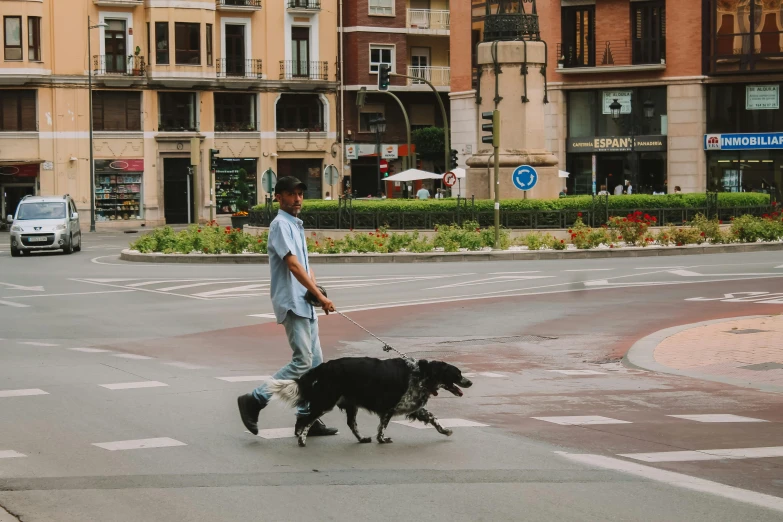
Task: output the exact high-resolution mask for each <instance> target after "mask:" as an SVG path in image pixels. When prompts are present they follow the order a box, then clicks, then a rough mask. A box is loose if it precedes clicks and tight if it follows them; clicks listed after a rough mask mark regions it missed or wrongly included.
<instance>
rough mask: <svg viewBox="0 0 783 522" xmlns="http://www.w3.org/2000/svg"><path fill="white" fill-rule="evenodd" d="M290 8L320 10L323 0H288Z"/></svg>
mask: <svg viewBox="0 0 783 522" xmlns="http://www.w3.org/2000/svg"><path fill="white" fill-rule="evenodd" d="M288 8H289V9H307V10H308V11H320V10H321V0H288Z"/></svg>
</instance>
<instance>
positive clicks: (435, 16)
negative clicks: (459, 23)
mask: <svg viewBox="0 0 783 522" xmlns="http://www.w3.org/2000/svg"><path fill="white" fill-rule="evenodd" d="M450 23H451V12H450V11H442V10H433V9H408V18H407V22H406V27H408V29H412V30H414V31H412V32H414V33H423V34H437V32H438V31H448V30H449V28H450Z"/></svg>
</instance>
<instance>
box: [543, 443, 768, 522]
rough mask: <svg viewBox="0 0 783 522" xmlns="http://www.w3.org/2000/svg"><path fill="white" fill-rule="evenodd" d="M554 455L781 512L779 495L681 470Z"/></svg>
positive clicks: (608, 459) (598, 456)
mask: <svg viewBox="0 0 783 522" xmlns="http://www.w3.org/2000/svg"><path fill="white" fill-rule="evenodd" d="M555 453H557V454H558V455H560V456H562V457H564V458H566V459H569V460H571V461H574V462H579V463H581V464H585V465H587V466H593V467H598V468H603V469H610V470H613V471H619V472H621V473H628V474H629V475H634V476H637V477H642V478H646V479H648V480H653V481H656V482H661V483H663V484H667V485H669V486H672V487H676V488H683V489H689V490H691V491H698V492H700V493H709V494H711V495H716V496H719V497H723V498H727V499H730V500H735V501H738V502H742V503H745V504H751V505H754V506H760V507H764V508H767V509H773V510H775V511H781V512H783V498H780V497H774V496H772V495H765V494H763V493H757V492H755V491H749V490H747V489H741V488H735V487H733V486H726V485H725V484H720V483H718V482H712V481H709V480H704V479H700V478H696V477H691V476H689V475H683V474H682V473H675V472H673V471H665V470H662V469H657V468H651V467H649V466H643V465H641V464H637V463H635V462H627V461H624V460H620V459H615V458H612V457H605V456H603V455H589V454H576V453H566V452H562V451H556V452H555Z"/></svg>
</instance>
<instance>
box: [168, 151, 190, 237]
mask: <svg viewBox="0 0 783 522" xmlns="http://www.w3.org/2000/svg"><path fill="white" fill-rule="evenodd" d="M163 205H164V214H165V218H166V224H167V225H184V224H188V223H192V222H193V221H194V215H193V210H194V206H193V179H192V176H191V175H190V159H189V158H163Z"/></svg>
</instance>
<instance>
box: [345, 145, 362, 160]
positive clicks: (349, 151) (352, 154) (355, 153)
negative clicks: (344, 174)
mask: <svg viewBox="0 0 783 522" xmlns="http://www.w3.org/2000/svg"><path fill="white" fill-rule="evenodd" d="M345 159H349V160H355V159H359V146H358V145H356V144H350V145H346V146H345Z"/></svg>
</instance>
